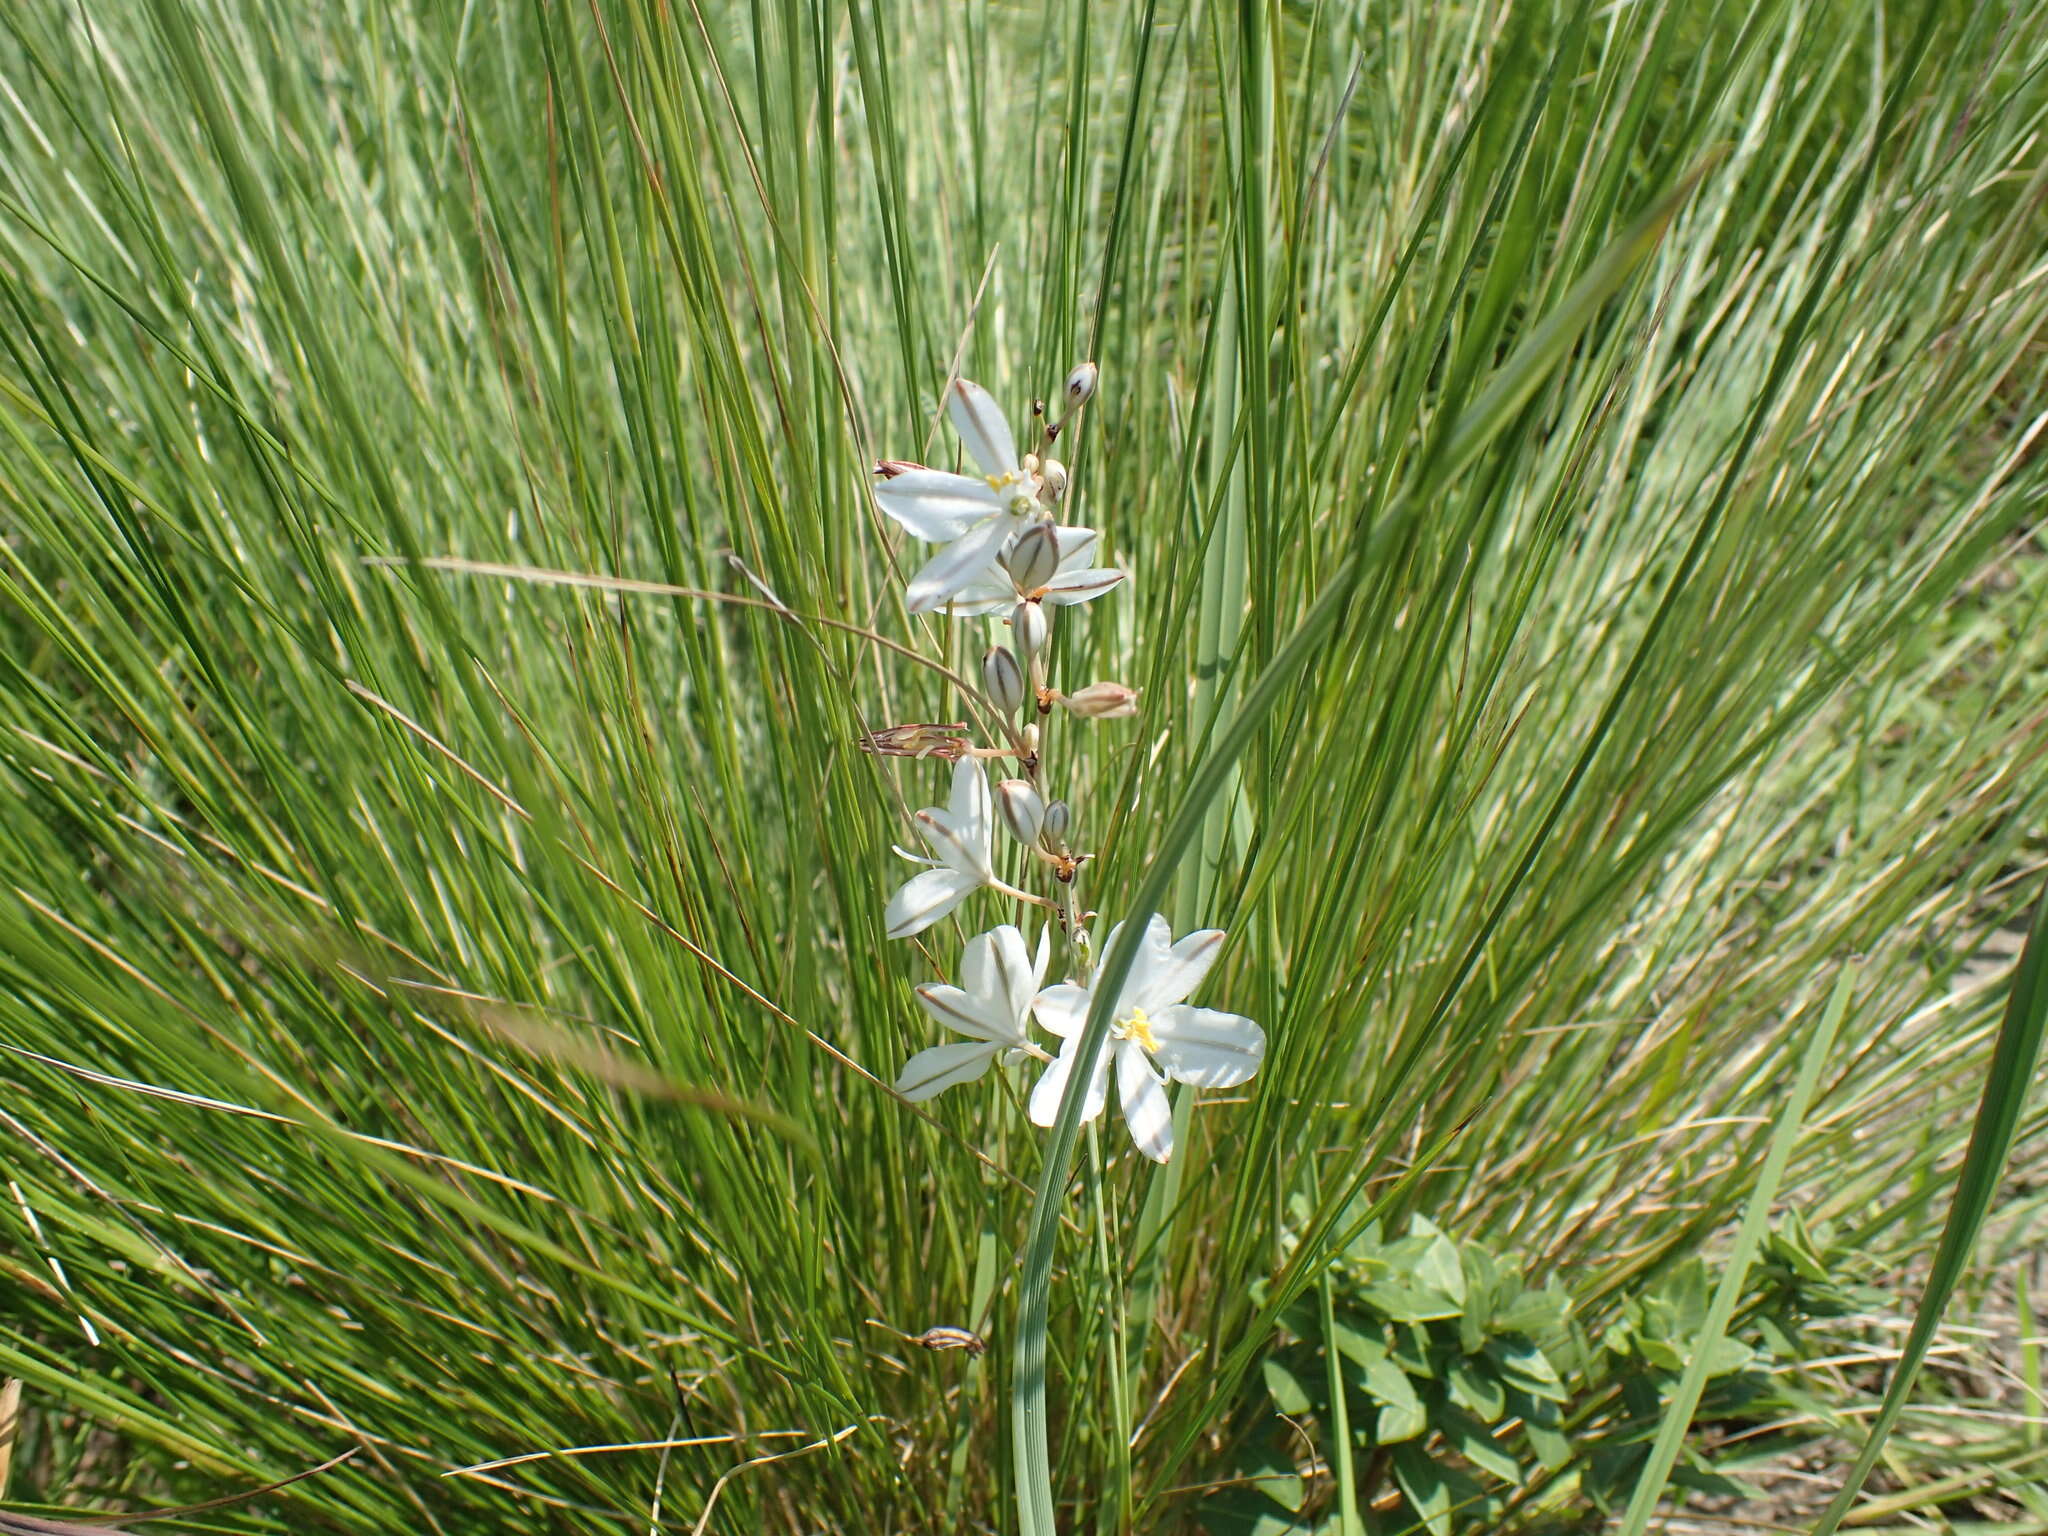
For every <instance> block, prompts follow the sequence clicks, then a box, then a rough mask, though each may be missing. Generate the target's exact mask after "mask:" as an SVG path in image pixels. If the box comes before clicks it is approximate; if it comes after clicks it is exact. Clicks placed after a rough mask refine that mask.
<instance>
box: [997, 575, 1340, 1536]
mask: <svg viewBox="0 0 2048 1536" xmlns="http://www.w3.org/2000/svg"><path fill="white" fill-rule="evenodd" d="M1361 565H1362V561H1361V556H1360V555H1359V554H1352V555H1351V556H1349V557H1348V558H1346V559H1345V561H1344V562H1343V563H1342V564H1341V565H1340V566H1338V568H1337V570H1336V572H1335V573H1334V575H1333V576H1332V578H1331V580H1330V584H1329V586H1328V587H1327V588H1326V589H1325V590H1324V592H1323V595H1322V596H1321V597H1320V598H1318V599H1317V600H1316V604H1315V606H1314V607H1313V608H1311V609H1310V610H1309V612H1308V615H1307V617H1306V618H1304V619H1303V620H1302V622H1301V625H1300V627H1299V628H1298V629H1296V630H1295V632H1294V634H1293V636H1292V638H1290V639H1289V640H1288V642H1287V643H1286V645H1284V646H1283V647H1281V650H1280V653H1279V654H1278V655H1277V656H1275V657H1274V658H1273V659H1272V661H1270V662H1268V663H1267V665H1266V670H1265V671H1264V672H1262V673H1261V674H1260V675H1259V678H1258V680H1257V681H1256V682H1255V683H1253V685H1252V686H1251V688H1250V690H1249V691H1248V692H1247V693H1246V695H1245V699H1244V704H1243V707H1242V708H1240V709H1239V711H1238V712H1237V715H1236V716H1235V717H1234V718H1233V719H1232V720H1231V721H1230V723H1229V724H1228V725H1226V726H1225V727H1224V728H1223V730H1222V732H1221V734H1220V735H1219V736H1218V737H1217V738H1216V740H1215V743H1214V745H1212V746H1211V747H1210V749H1209V755H1208V756H1207V757H1206V758H1204V759H1203V760H1202V762H1201V764H1200V766H1198V767H1197V768H1196V769H1195V772H1194V774H1193V776H1192V777H1191V778H1190V780H1189V782H1188V790H1187V795H1186V798H1185V799H1183V800H1182V801H1181V805H1180V809H1179V810H1178V811H1177V812H1175V814H1174V818H1173V821H1172V823H1171V825H1169V826H1168V827H1167V829H1166V835H1165V836H1164V837H1163V838H1162V839H1161V840H1160V844H1159V849H1160V851H1159V854H1158V857H1156V858H1155V859H1154V860H1153V862H1152V866H1151V868H1149V869H1148V870H1147V871H1146V872H1145V878H1144V879H1143V880H1142V881H1141V882H1140V883H1139V886H1138V889H1137V891H1136V893H1135V894H1134V895H1133V897H1132V900H1131V904H1130V907H1129V915H1128V916H1127V917H1126V918H1125V920H1124V925H1123V928H1122V929H1121V931H1119V932H1118V933H1117V935H1116V942H1115V943H1114V944H1111V945H1110V946H1109V948H1108V949H1107V950H1106V951H1105V952H1104V953H1103V956H1102V965H1101V969H1100V970H1099V971H1098V973H1097V977H1096V980H1095V983H1094V986H1093V989H1092V990H1093V991H1094V994H1095V1001H1094V1005H1093V1006H1092V1007H1091V1008H1090V1009H1089V1010H1088V1023H1087V1027H1086V1028H1085V1030H1084V1031H1083V1033H1082V1038H1081V1044H1080V1046H1079V1048H1078V1049H1077V1051H1076V1053H1075V1061H1074V1066H1073V1070H1072V1072H1071V1073H1070V1074H1069V1076H1068V1079H1067V1089H1066V1093H1065V1095H1064V1096H1063V1097H1062V1098H1061V1100H1060V1113H1059V1118H1058V1119H1057V1120H1056V1121H1055V1122H1054V1123H1053V1128H1052V1135H1051V1137H1050V1138H1049V1139H1048V1140H1047V1142H1046V1147H1045V1162H1044V1165H1043V1166H1042V1167H1041V1169H1040V1171H1039V1176H1038V1195H1037V1198H1036V1199H1035V1200H1034V1202H1033V1204H1032V1207H1031V1226H1030V1229H1029V1231H1028V1233H1027V1234H1026V1236H1025V1239H1024V1255H1023V1265H1022V1269H1023V1274H1022V1277H1021V1279H1020V1280H1019V1283H1018V1288H1017V1335H1016V1337H1017V1345H1016V1352H1015V1354H1014V1356H1013V1357H1012V1359H1013V1366H1012V1370H1011V1387H1010V1408H1011V1413H1010V1447H1011V1451H1012V1454H1013V1456H1014V1458H1015V1468H1016V1476H1017V1503H1018V1511H1017V1512H1018V1525H1019V1527H1020V1529H1021V1531H1022V1533H1023V1536H1057V1527H1056V1525H1055V1523H1054V1516H1053V1502H1052V1450H1051V1442H1050V1439H1049V1437H1048V1434H1047V1426H1046V1413H1045V1333H1046V1320H1047V1316H1048V1313H1049V1311H1050V1305H1051V1299H1052V1261H1053V1250H1054V1247H1055V1245H1056V1240H1057V1238H1058V1236H1059V1219H1060V1209H1061V1206H1062V1204H1063V1201H1062V1196H1063V1194H1064V1192H1065V1190H1066V1185H1067V1170H1068V1169H1069V1168H1071V1167H1072V1166H1073V1160H1074V1143H1075V1142H1076V1141H1077V1140H1078V1139H1079V1133H1080V1129H1081V1105H1082V1103H1083V1101H1084V1100H1085V1099H1086V1097H1087V1090H1088V1084H1089V1082H1090V1081H1091V1080H1092V1077H1093V1074H1094V1068H1095V1060H1096V1058H1097V1057H1098V1056H1100V1055H1101V1054H1102V1050H1103V1046H1104V1043H1105V1042H1106V1041H1107V1040H1108V1038H1109V1024H1110V1019H1111V1017H1112V1015H1113V1013H1114V1011H1115V1007H1116V999H1117V995H1118V993H1119V992H1120V991H1121V990H1122V988H1123V984H1124V979H1125V978H1126V977H1127V976H1129V975H1130V972H1131V964H1132V962H1133V961H1134V960H1136V958H1137V955H1138V948H1139V945H1140V943H1141V942H1142V935H1143V932H1144V927H1145V924H1146V922H1147V921H1148V920H1149V919H1150V918H1151V916H1152V914H1153V913H1155V912H1157V911H1158V910H1159V903H1160V902H1161V901H1162V900H1164V899H1165V896H1166V888H1167V886H1168V885H1169V884H1171V882H1172V880H1173V877H1174V872H1175V870H1176V869H1177V868H1178V867H1179V864H1180V860H1181V858H1182V857H1183V856H1184V855H1185V854H1186V852H1187V850H1188V849H1189V848H1190V847H1191V846H1193V844H1194V841H1195V839H1196V837H1197V836H1198V835H1199V834H1200V832H1201V827H1202V818H1203V816H1204V815H1206V814H1207V812H1208V808H1209V803H1210V801H1212V800H1213V799H1215V797H1216V795H1217V794H1218V792H1219V791H1221V789H1222V788H1223V785H1224V782H1225V780H1226V779H1227V777H1228V776H1229V773H1230V769H1231V766H1232V765H1233V764H1234V763H1236V761H1237V759H1238V755H1239V754H1240V753H1242V752H1243V751H1244V749H1245V747H1246V746H1247V745H1248V744H1249V743H1250V741H1251V738H1252V736H1253V735H1254V734H1255V733H1256V732H1257V731H1258V730H1259V728H1260V727H1261V726H1262V725H1263V724H1264V723H1265V719H1266V716H1267V714H1268V713H1270V712H1271V710H1272V708H1273V706H1274V704H1275V703H1276V702H1278V700H1279V697H1280V691H1281V689H1282V688H1283V687H1284V686H1285V685H1286V683H1287V682H1288V680H1289V679H1290V678H1291V677H1292V676H1293V675H1294V673H1295V672H1296V671H1298V670H1299V669H1300V668H1302V667H1304V666H1306V665H1307V664H1308V662H1309V660H1310V659H1311V658H1312V657H1314V656H1315V655H1317V654H1318V652H1319V651H1320V649H1321V647H1322V644H1323V641H1324V637H1325V636H1327V635H1328V634H1329V632H1330V630H1331V629H1332V628H1334V627H1335V626H1336V624H1337V621H1338V620H1339V619H1341V618H1342V617H1343V615H1344V611H1345V609H1346V608H1347V607H1349V606H1350V602H1351V595H1352V592H1353V590H1354V589H1355V588H1356V585H1357V579H1358V574H1359V571H1360V569H1361Z"/></svg>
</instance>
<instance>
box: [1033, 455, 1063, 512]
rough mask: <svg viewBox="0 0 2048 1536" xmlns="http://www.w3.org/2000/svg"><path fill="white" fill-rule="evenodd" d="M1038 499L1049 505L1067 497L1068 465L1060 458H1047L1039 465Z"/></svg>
mask: <svg viewBox="0 0 2048 1536" xmlns="http://www.w3.org/2000/svg"><path fill="white" fill-rule="evenodd" d="M1038 499H1039V500H1040V501H1042V502H1044V503H1045V504H1046V505H1047V506H1048V507H1056V506H1058V505H1059V504H1060V503H1061V502H1063V501H1065V500H1066V499H1067V466H1066V465H1064V464H1062V463H1061V462H1060V461H1059V460H1058V459H1047V460H1046V461H1045V462H1044V463H1043V464H1041V465H1039V466H1038Z"/></svg>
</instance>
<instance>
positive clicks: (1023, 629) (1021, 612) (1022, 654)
mask: <svg viewBox="0 0 2048 1536" xmlns="http://www.w3.org/2000/svg"><path fill="white" fill-rule="evenodd" d="M1046 628H1047V626H1046V622H1045V610H1044V609H1043V608H1041V607H1039V606H1038V604H1036V603H1019V604H1018V605H1017V606H1016V607H1015V608H1013V609H1011V610H1010V631H1011V633H1012V634H1013V635H1014V636H1015V637H1016V642H1017V659H1018V660H1019V661H1021V662H1023V663H1024V665H1026V666H1027V667H1028V666H1030V665H1031V658H1032V657H1034V656H1036V655H1037V654H1038V653H1039V652H1040V651H1042V650H1044V649H1045V635H1046Z"/></svg>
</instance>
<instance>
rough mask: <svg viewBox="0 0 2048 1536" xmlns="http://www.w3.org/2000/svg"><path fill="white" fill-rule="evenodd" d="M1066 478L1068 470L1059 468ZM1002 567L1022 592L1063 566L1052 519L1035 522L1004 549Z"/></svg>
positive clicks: (1048, 577) (1034, 586)
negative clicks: (1046, 521)
mask: <svg viewBox="0 0 2048 1536" xmlns="http://www.w3.org/2000/svg"><path fill="white" fill-rule="evenodd" d="M1060 475H1061V477H1062V479H1064V477H1065V475H1066V471H1065V470H1063V469H1062V470H1060ZM1002 567H1003V569H1004V570H1006V571H1008V572H1009V573H1010V580H1011V581H1013V582H1015V583H1016V584H1017V590H1018V591H1019V592H1036V591H1037V590H1038V589H1039V588H1040V587H1042V586H1044V585H1045V584H1046V583H1047V582H1048V581H1051V580H1052V578H1053V573H1054V572H1055V571H1057V570H1058V569H1059V568H1060V546H1059V539H1058V537H1057V535H1056V534H1055V533H1054V531H1053V526H1052V524H1051V523H1033V524H1032V525H1031V526H1030V527H1029V528H1026V529H1025V530H1024V531H1023V532H1022V533H1020V534H1018V535H1017V537H1016V539H1015V541H1014V542H1012V543H1011V545H1010V547H1009V548H1008V549H1007V550H1005V551H1004V552H1003V556H1002Z"/></svg>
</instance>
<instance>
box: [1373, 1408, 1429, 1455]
mask: <svg viewBox="0 0 2048 1536" xmlns="http://www.w3.org/2000/svg"><path fill="white" fill-rule="evenodd" d="M1428 1428H1429V1413H1428V1411H1427V1410H1426V1409H1425V1408H1424V1407H1423V1406H1422V1400H1421V1399H1420V1398H1417V1399H1416V1400H1415V1401H1414V1402H1412V1403H1388V1404H1386V1405H1385V1406H1384V1407H1382V1408H1381V1409H1380V1416H1379V1419H1378V1420H1377V1422H1375V1423H1374V1425H1373V1431H1372V1435H1373V1439H1374V1440H1376V1441H1378V1442H1379V1443H1380V1444H1381V1445H1398V1444H1400V1443H1401V1442H1402V1441H1403V1440H1413V1439H1414V1438H1415V1437H1416V1436H1417V1435H1419V1434H1421V1433H1422V1432H1423V1431H1424V1430H1426V1429H1428Z"/></svg>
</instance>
